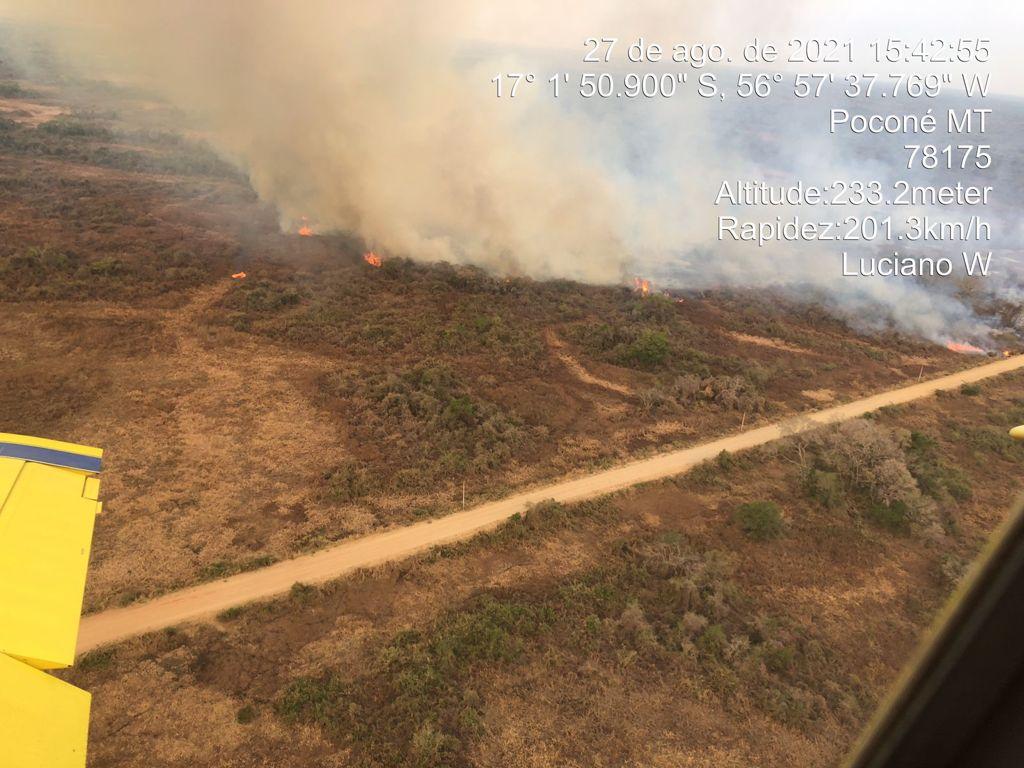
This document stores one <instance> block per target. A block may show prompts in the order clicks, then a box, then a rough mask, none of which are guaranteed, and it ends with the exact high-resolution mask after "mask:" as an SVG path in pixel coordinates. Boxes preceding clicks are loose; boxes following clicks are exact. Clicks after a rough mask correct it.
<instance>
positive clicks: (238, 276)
mask: <svg viewBox="0 0 1024 768" xmlns="http://www.w3.org/2000/svg"><path fill="white" fill-rule="evenodd" d="M231 279H232V280H245V272H235V274H233V275H232V276H231Z"/></svg>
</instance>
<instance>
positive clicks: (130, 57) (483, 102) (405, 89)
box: [0, 0, 988, 341]
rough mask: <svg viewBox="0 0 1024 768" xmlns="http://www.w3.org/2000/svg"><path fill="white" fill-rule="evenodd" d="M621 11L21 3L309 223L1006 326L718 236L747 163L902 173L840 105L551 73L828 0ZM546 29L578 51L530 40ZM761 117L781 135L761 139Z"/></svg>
mask: <svg viewBox="0 0 1024 768" xmlns="http://www.w3.org/2000/svg"><path fill="white" fill-rule="evenodd" d="M3 1H4V0H0V10H2V9H3V7H4V5H3ZM728 5H730V4H726V6H728ZM620 6H621V4H616V3H613V2H609V1H607V0H604V1H601V2H595V3H593V4H588V8H587V10H586V11H585V12H583V13H581V12H580V7H579V4H565V8H564V9H563V10H564V11H565V13H559V12H558V4H557V3H556V4H554V6H553V5H552V4H551V3H540V2H528V3H527V4H526V5H522V4H517V5H516V7H515V10H514V11H513V10H512V9H511V7H508V8H505V9H504V10H499V9H497V8H496V7H489V8H483V7H479V4H474V3H471V2H469V1H468V0H450V1H449V2H444V3H429V4H428V3H419V2H415V0H377V1H376V2H364V1H362V0H355V1H353V2H344V3H342V2H329V1H328V0H305V1H304V2H300V3H284V2H278V1H276V0H248V1H246V2H242V0H221V1H220V2H204V1H201V0H176V2H159V1H157V0H143V1H142V2H137V1H136V2H133V1H131V0H76V1H75V2H71V3H66V2H62V3H56V2H54V0H32V2H31V4H29V3H27V2H26V3H10V2H9V3H8V8H9V9H12V10H13V11H16V12H17V15H19V16H20V17H22V18H28V19H31V20H32V21H35V22H44V23H47V24H49V25H50V27H51V35H52V39H53V40H54V41H55V43H56V45H57V47H58V48H59V49H60V50H62V51H64V52H65V53H66V55H67V58H68V60H71V61H77V62H84V61H89V62H91V63H92V64H93V65H94V66H99V65H102V67H104V68H105V69H107V70H108V71H110V72H112V73H116V74H118V75H119V76H120V77H121V78H122V79H123V78H124V77H126V76H128V77H131V78H132V79H135V80H137V81H139V82H140V83H142V84H144V85H146V86H147V87H149V88H152V89H154V90H156V91H157V92H159V93H160V94H161V95H162V96H163V97H164V98H166V99H167V100H169V101H170V102H172V103H173V104H175V105H178V106H180V107H181V108H183V109H184V110H187V111H188V112H189V113H190V114H191V115H195V116H196V117H197V119H198V120H199V121H200V123H201V125H202V127H203V129H204V132H205V133H206V135H207V136H208V137H209V140H210V141H211V143H213V144H214V146H215V147H216V148H217V149H218V150H219V151H220V152H221V153H223V154H224V155H225V156H226V157H228V158H229V159H231V160H232V161H233V162H235V163H236V164H237V165H238V166H239V167H241V168H242V169H244V171H245V172H246V173H247V174H248V175H249V178H250V180H251V183H252V185H253V187H254V189H255V190H256V192H257V193H258V194H259V195H260V197H261V198H262V199H264V200H266V201H268V202H270V203H273V204H274V205H275V206H276V207H277V210H278V211H279V212H280V218H281V226H282V227H283V228H284V229H285V230H294V229H296V228H297V227H298V225H299V222H300V221H301V220H302V218H303V217H308V219H309V221H310V222H311V223H312V224H313V225H314V226H315V227H316V228H317V229H318V230H320V231H326V230H332V229H337V230H344V231H348V232H353V233H355V234H357V235H359V236H361V237H362V238H363V239H364V240H365V241H366V242H367V243H368V245H369V246H370V247H372V248H373V249H375V250H379V251H383V252H389V253H394V254H401V255H408V256H411V257H413V258H416V259H423V260H438V259H440V260H447V261H453V262H458V263H472V264H476V265H479V266H482V267H485V268H488V269H490V270H493V271H496V272H499V273H504V274H509V273H513V274H515V273H517V274H527V275H531V276H534V277H537V278H542V279H543V278H552V277H566V278H572V279H579V280H583V281H588V282H595V283H606V284H610V283H618V282H622V281H623V280H625V279H627V278H628V277H629V276H630V275H631V274H635V273H640V274H644V275H645V276H651V277H655V279H656V281H657V282H658V283H660V284H661V286H663V287H672V286H675V287H684V288H685V287H698V288H702V287H714V286H718V285H738V286H764V285H770V286H773V287H782V288H787V287H789V288H792V287H801V289H803V288H804V287H810V288H812V289H816V290H818V291H820V292H821V293H822V295H823V296H825V297H826V298H825V300H826V302H827V303H828V304H829V305H830V306H831V307H832V308H833V309H835V310H836V311H837V312H839V313H841V314H843V315H844V316H846V317H850V318H852V319H854V320H856V321H859V322H860V323H861V324H862V325H864V326H874V327H877V326H879V325H886V324H895V325H896V326H897V327H899V328H901V329H903V330H906V331H909V332H912V333H916V334H920V335H923V336H926V337H928V338H931V339H935V340H939V341H946V340H949V339H951V338H954V337H956V338H964V339H976V340H977V339H983V338H984V337H985V336H986V334H987V333H988V329H987V327H986V326H985V324H984V323H983V322H982V321H980V320H978V319H977V318H975V317H974V315H973V313H972V312H971V310H970V309H969V308H968V307H967V306H966V305H965V304H964V303H962V302H961V301H960V300H958V299H957V298H956V297H955V296H954V295H953V292H952V291H951V290H948V289H936V287H935V286H928V287H926V286H925V285H924V284H922V283H919V282H915V281H910V280H892V279H881V278H876V279H871V278H868V279H856V280H854V279H843V278H841V277H839V276H838V271H839V266H838V263H837V260H836V259H837V258H838V257H837V254H838V252H839V250H841V249H840V248H837V247H834V246H832V245H824V246H818V245H807V244H800V245H799V246H797V245H794V244H792V243H779V244H769V245H767V246H765V247H762V248H756V247H752V246H750V245H748V244H740V245H736V244H729V243H722V242H719V241H718V240H717V238H716V234H717V233H716V229H715V223H716V221H717V216H718V215H719V214H720V213H722V211H721V210H719V209H718V208H716V207H715V206H714V205H713V198H714V193H715V190H717V187H718V185H719V184H720V183H721V181H722V180H723V179H743V178H746V179H752V180H755V179H764V178H766V177H773V176H775V177H778V176H788V177H790V180H795V179H797V178H805V179H808V180H810V181H813V182H815V183H821V182H823V181H825V180H827V179H830V178H865V177H868V178H870V177H871V176H872V175H873V174H885V173H891V169H887V168H884V167H874V166H872V164H871V162H870V161H868V160H864V159H857V157H856V156H854V155H851V154H849V153H844V152H841V151H837V150H836V149H835V147H834V145H833V139H834V137H829V136H828V135H827V131H826V130H825V126H824V120H823V119H822V118H821V114H823V113H825V112H826V109H825V107H824V106H823V105H818V106H817V109H818V112H816V113H814V116H811V115H810V114H809V113H808V114H807V116H805V117H800V116H798V118H797V119H796V120H794V119H793V118H792V117H791V116H790V117H786V116H783V117H782V118H777V119H776V120H775V122H774V123H772V121H770V120H768V121H766V123H765V124H766V127H765V128H764V129H763V130H761V133H760V134H757V131H758V130H759V129H758V128H757V126H759V125H760V123H761V121H762V120H764V117H763V115H762V114H760V113H758V112H756V111H747V112H742V111H734V112H726V111H723V110H722V109H720V108H718V107H717V106H716V105H713V104H700V103H696V104H695V103H693V102H692V100H691V101H689V102H686V103H680V102H678V101H670V100H666V101H662V102H657V101H654V102H630V103H629V104H628V105H625V106H624V105H623V103H621V102H620V103H615V101H614V100H611V101H609V100H603V101H601V100H598V101H600V103H598V102H594V101H589V102H581V101H580V100H579V99H575V100H573V99H561V100H557V101H556V100H554V99H551V98H550V97H549V96H548V91H547V85H546V83H544V82H543V81H544V80H545V79H546V77H547V76H548V74H550V72H553V71H560V70H564V69H566V68H572V67H580V66H581V63H580V59H581V57H582V46H581V45H580V44H581V43H582V40H583V39H584V38H585V37H589V36H595V35H596V36H601V35H603V34H616V35H618V36H621V37H622V38H623V39H628V38H630V37H633V36H636V35H639V34H645V35H648V36H650V35H661V36H662V37H664V38H665V39H666V40H668V41H669V42H671V41H673V40H691V41H696V40H699V39H701V37H700V36H701V35H704V38H703V39H704V40H706V41H708V40H714V41H716V42H720V43H723V44H726V45H729V44H735V43H736V42H737V41H738V40H742V39H752V37H753V36H754V35H759V36H761V37H762V38H763V37H767V36H771V35H772V34H773V33H780V32H781V30H782V29H784V28H785V27H786V25H787V24H789V23H790V22H792V21H793V19H794V17H799V15H800V13H799V12H802V11H804V10H806V9H807V8H810V7H812V6H810V5H805V4H804V3H799V2H793V3H790V4H789V5H788V13H787V12H785V11H784V12H781V13H780V12H778V11H777V10H772V11H771V13H768V12H767V11H766V12H765V13H764V14H763V15H761V16H760V17H758V16H757V15H756V14H752V13H750V11H749V8H748V9H746V10H745V11H744V17H743V20H742V24H743V25H745V27H744V29H743V30H742V31H741V30H740V23H738V22H737V17H736V15H735V14H732V13H727V12H726V10H727V9H726V6H721V7H718V6H716V7H718V10H717V11H716V10H712V9H708V8H705V7H702V6H701V5H700V4H697V3H683V4H673V6H672V9H671V11H669V10H667V9H666V7H665V5H664V4H658V3H640V4H639V5H638V6H636V7H633V6H632V5H631V7H630V9H629V13H628V14H626V13H625V12H624V11H622V10H621V7H620ZM733 10H735V8H733ZM9 12H10V11H9ZM525 18H528V19H530V24H525V23H523V22H522V19H525ZM804 21H805V22H806V19H804ZM835 21H836V20H835V19H833V20H832V22H830V23H834V22H835ZM840 21H842V20H840ZM844 23H845V22H844ZM669 29H671V32H668V31H667V30H669ZM819 34H820V32H819ZM534 38H536V42H537V43H538V45H539V46H551V45H554V44H555V43H557V41H559V40H561V41H563V43H564V45H565V46H566V48H565V50H563V51H562V52H561V53H560V54H559V53H556V52H553V51H552V50H551V49H550V48H542V47H530V45H529V44H530V42H531V41H534ZM567 51H570V52H568V53H567ZM502 71H535V72H536V73H537V75H538V81H541V82H539V84H538V86H537V87H535V88H532V89H524V90H525V92H524V93H523V94H522V95H521V96H520V97H518V98H517V99H515V100H510V99H507V98H506V99H497V98H495V97H494V91H493V89H494V86H493V84H492V83H491V78H492V77H493V76H494V75H495V74H496V73H498V72H502ZM814 121H818V122H814ZM797 124H799V125H797ZM736 126H741V127H742V128H743V130H745V131H747V134H743V135H738V134H736V132H735V131H736ZM800 126H803V127H804V129H803V130H801V128H800ZM808 126H809V127H808ZM751 131H753V133H754V134H757V135H759V136H760V139H759V141H760V143H758V142H754V144H753V145H751V144H750V135H749V134H750V133H751ZM761 134H764V135H761ZM764 146H775V147H777V148H779V147H783V146H784V148H783V149H780V150H779V155H780V156H785V155H787V154H788V155H792V156H795V157H796V160H795V161H792V160H790V161H781V160H777V159H772V158H770V157H767V158H766V157H765V153H764V151H763V148H764ZM796 146H799V147H801V148H802V151H794V148H795V147H796ZM778 212H779V211H777V210H773V211H770V212H769V214H770V215H775V214H776V213H778ZM805 213H810V212H806V211H805Z"/></svg>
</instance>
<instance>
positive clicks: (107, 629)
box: [78, 350, 1024, 653]
mask: <svg viewBox="0 0 1024 768" xmlns="http://www.w3.org/2000/svg"><path fill="white" fill-rule="evenodd" d="M978 351H980V350H978ZM1020 369H1024V355H1017V356H1016V357H1009V358H1005V359H1002V360H998V361H996V362H993V363H988V364H986V365H981V366H978V367H976V368H969V369H968V370H966V371H960V372H959V373H954V374H951V375H949V376H943V377H941V378H938V379H932V380H930V381H924V382H920V383H918V384H912V385H910V386H907V387H902V388H900V389H894V390H890V391H888V392H883V393H881V394H878V395H872V396H871V397H866V398H863V399H861V400H855V401H853V402H850V403H845V404H843V405H837V406H834V407H832V408H827V409H825V410H821V411H816V412H813V413H809V414H806V415H804V416H801V417H797V418H795V419H789V420H786V421H781V422H776V423H774V424H768V425H766V426H763V427H758V428H756V429H751V430H747V431H746V432H740V433H738V434H735V435H731V436H729V437H724V438H721V439H718V440H713V441H712V442H709V443H704V444H702V445H697V446H693V447H691V448H684V449H682V450H678V451H671V452H669V453H663V454H660V455H657V456H653V457H651V458H648V459H641V460H639V461H633V462H630V463H628V464H623V465H621V466H618V467H614V468H612V469H607V470H604V471H601V472H596V473H594V474H591V475H585V476H583V477H578V478H573V479H569V480H563V481H561V482H558V483H554V484H552V485H546V486H543V487H541V488H536V489H534V490H531V491H525V492H522V493H517V494H514V495H512V496H509V497H507V498H504V499H500V500H498V501H494V502H490V503H488V504H483V505H481V506H479V507H475V508H473V509H467V510H464V511H460V512H455V513H453V514H450V515H447V516H445V517H441V518H437V519H435V520H426V521H424V522H421V523H415V524H413V525H408V526H401V527H396V528H391V529H389V530H385V531H381V532H380V533H375V534H372V535H370V536H364V537H362V538H358V539H353V540H351V541H345V542H342V543H341V544H338V545H336V546H334V547H331V548H329V549H324V550H320V551H319V552H314V553H312V554H309V555H304V556H302V557H297V558H295V559H293V560H285V561H282V562H279V563H275V564H274V565H271V566H268V567H266V568H261V569H259V570H255V571H248V572H246V573H241V574H238V575H236V576H232V577H230V578H227V579H222V580H220V581H215V582H210V583H207V584H200V585H198V586H195V587H190V588H188V589H183V590H181V591H179V592H173V593H171V594H168V595H164V596H163V597H159V598H156V599H155V600H152V601H150V602H148V603H140V604H138V605H132V606H128V607H126V608H115V609H113V610H109V611H103V612H102V613H96V614H92V615H91V616H86V617H85V619H83V621H82V627H81V632H80V634H79V638H78V653H84V652H86V651H89V650H92V649H93V648H97V647H99V646H101V645H105V644H108V643H113V642H116V641H118V640H123V639H124V638H127V637H132V636H134V635H141V634H145V633H146V632H153V631H156V630H159V629H163V628H165V627H170V626H173V625H175V624H181V623H183V622H188V621H196V620H199V619H206V618H209V617H212V616H215V615H216V614H218V613H220V612H221V611H224V610H227V609H228V608H231V607H233V606H236V605H242V604H245V603H250V602H253V601H256V600H265V599H267V598H272V597H275V596H277V595H281V594H284V593H285V592H287V591H288V590H289V589H291V587H292V585H293V584H295V583H304V584H317V583H322V582H325V581H329V580H331V579H335V578H338V577H339V576H343V575H345V574H348V573H352V572H353V571H355V570H358V569H360V568H368V567H372V566H375V565H380V564H381V563H386V562H389V561H392V560H400V559H402V558H406V557H410V556H411V555H414V554H417V553H419V552H423V551H425V550H428V549H430V548H431V547H435V546H438V545H441V544H449V543H451V542H454V541H460V540H463V539H468V538H470V537H472V536H474V535H475V534H477V533H481V532H483V531H487V530H491V529H493V528H496V527H497V526H499V525H501V524H502V523H503V522H505V521H506V520H508V518H509V517H511V516H512V515H514V514H517V513H520V514H521V513H523V512H524V511H526V510H527V509H528V508H529V507H530V505H532V504H536V503H538V502H541V501H546V500H549V499H553V500H555V501H559V502H566V503H567V502H575V501H582V500H584V499H590V498H595V497H597V496H603V495H606V494H609V493H614V492H615V491H620V490H623V489H625V488H629V487H630V486H634V485H638V484H640V483H647V482H651V481H653V480H659V479H661V478H665V477H671V476H673V475H678V474H681V473H683V472H686V471H687V470H689V469H692V468H693V467H695V466H696V465H697V464H699V463H701V462H702V461H706V460H708V459H712V458H714V457H715V456H717V455H718V454H720V453H721V452H722V451H729V452H736V451H742V450H746V449H748V448H754V447H756V446H758V445H763V444H765V443H769V442H771V441H773V440H779V439H781V438H783V437H787V436H790V435H793V434H796V433H798V432H802V431H806V430H809V429H814V428H816V427H819V426H823V425H826V424H833V423H836V422H839V421H846V420H849V419H854V418H857V417H858V416H863V415H864V414H866V413H870V412H872V411H877V410H878V409H879V408H884V407H885V406H889V405H900V404H902V403H909V402H911V401H913V400H919V399H921V398H924V397H928V396H930V395H933V394H935V393H936V392H939V391H944V390H949V389H956V388H957V387H959V386H961V385H962V384H971V383H973V382H976V381H981V380H983V379H987V378H990V377H992V376H998V375H1000V374H1003V373H1009V372H1011V371H1016V370H1020Z"/></svg>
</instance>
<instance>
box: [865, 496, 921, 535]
mask: <svg viewBox="0 0 1024 768" xmlns="http://www.w3.org/2000/svg"><path fill="white" fill-rule="evenodd" d="M866 516H867V518H868V520H870V521H871V522H872V523H874V524H875V525H878V526H880V527H882V528H885V529H887V530H890V531H895V532H897V533H906V532H908V531H909V530H910V521H911V517H912V516H911V511H910V507H908V506H907V504H906V503H905V502H902V501H894V502H892V503H891V504H882V503H880V502H876V503H874V504H871V505H870V506H869V507H868V509H867V513H866Z"/></svg>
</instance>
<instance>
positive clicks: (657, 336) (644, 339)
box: [622, 329, 669, 368]
mask: <svg viewBox="0 0 1024 768" xmlns="http://www.w3.org/2000/svg"><path fill="white" fill-rule="evenodd" d="M668 351H669V344H668V336H667V335H666V334H665V333H664V332H663V331H654V330H649V329H648V330H644V331H643V332H641V334H640V336H639V337H638V338H637V339H636V341H634V342H633V343H632V344H630V345H629V346H628V347H626V349H625V351H624V353H623V355H622V357H623V360H624V361H625V362H627V363H632V364H634V365H637V366H640V367H642V368H654V367H655V366H658V365H661V364H662V363H663V362H665V358H666V357H668Z"/></svg>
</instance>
